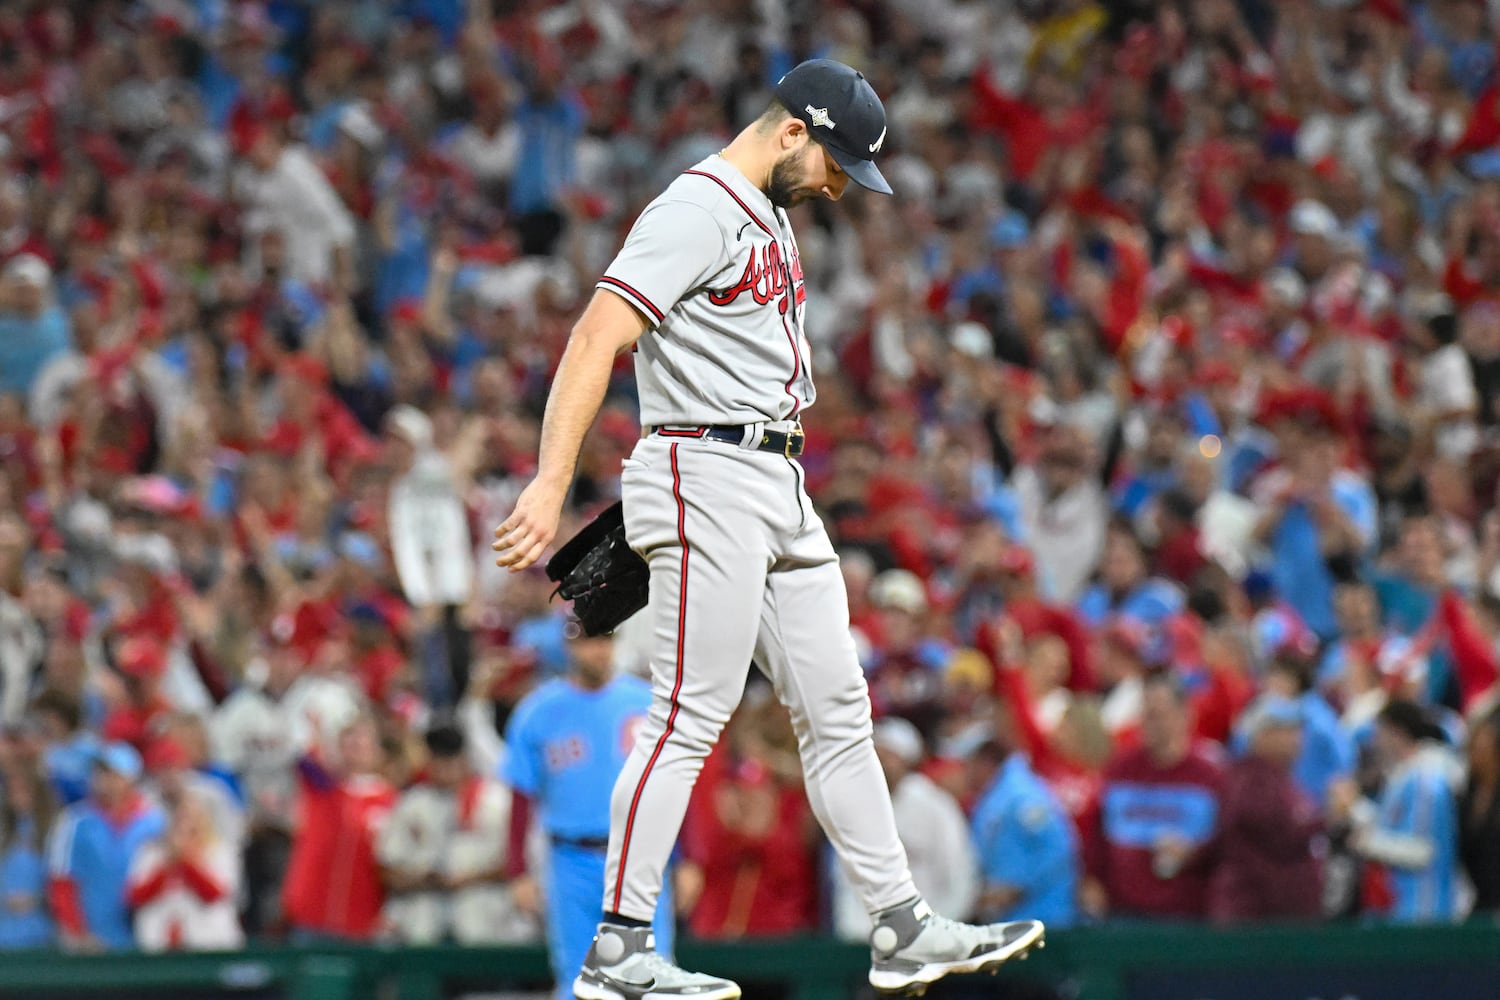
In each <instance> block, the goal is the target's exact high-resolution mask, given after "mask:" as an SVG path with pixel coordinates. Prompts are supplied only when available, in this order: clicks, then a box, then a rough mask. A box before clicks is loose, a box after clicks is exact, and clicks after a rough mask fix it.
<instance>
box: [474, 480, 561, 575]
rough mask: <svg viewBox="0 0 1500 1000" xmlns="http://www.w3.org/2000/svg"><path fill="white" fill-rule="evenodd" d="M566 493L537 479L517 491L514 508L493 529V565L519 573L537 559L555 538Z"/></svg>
mask: <svg viewBox="0 0 1500 1000" xmlns="http://www.w3.org/2000/svg"><path fill="white" fill-rule="evenodd" d="M566 493H567V487H566V486H565V487H563V488H562V490H558V489H557V488H556V487H554V486H553V485H552V484H550V483H548V482H546V481H545V480H543V479H542V478H541V477H537V478H536V479H533V480H532V481H531V485H529V486H527V487H526V488H525V489H524V490H522V491H521V495H520V497H519V498H517V500H516V509H515V510H513V511H511V515H510V517H507V518H506V519H505V520H504V521H502V522H501V523H500V527H498V528H496V529H495V541H494V544H492V545H491V546H490V548H492V549H494V550H495V552H496V556H495V565H496V566H504V567H506V568H508V569H509V570H510V571H511V572H512V573H519V572H521V570H523V569H525V568H526V567H528V566H530V565H531V564H532V563H534V562H536V561H537V560H538V559H540V558H541V556H542V553H543V552H545V551H546V550H547V546H548V545H551V544H552V539H553V538H554V537H556V536H557V522H558V521H559V520H560V519H561V518H562V503H563V497H564V496H565V495H566Z"/></svg>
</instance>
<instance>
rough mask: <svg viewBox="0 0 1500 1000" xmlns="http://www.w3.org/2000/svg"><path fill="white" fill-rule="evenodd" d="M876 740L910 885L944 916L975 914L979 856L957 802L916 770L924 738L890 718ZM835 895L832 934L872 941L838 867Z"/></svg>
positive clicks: (864, 914)
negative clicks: (912, 884)
mask: <svg viewBox="0 0 1500 1000" xmlns="http://www.w3.org/2000/svg"><path fill="white" fill-rule="evenodd" d="M874 739H875V753H876V754H877V755H878V756H879V757H880V766H881V769H882V770H884V771H885V779H886V783H887V784H888V785H889V786H890V788H891V804H892V805H893V806H894V807H895V810H896V829H897V832H898V833H899V834H900V835H901V843H902V844H903V845H904V846H905V847H906V857H907V862H908V864H910V866H911V873H912V876H911V877H912V881H913V882H915V883H916V886H917V890H918V891H919V892H921V893H922V898H923V899H926V900H927V901H928V902H929V903H931V904H932V906H933V907H934V908H936V909H937V910H939V911H940V912H942V913H959V914H963V915H965V916H968V915H971V914H972V913H973V912H974V904H975V903H976V902H977V901H978V894H979V862H978V857H977V854H976V850H975V846H974V843H973V841H972V840H971V839H970V837H969V829H968V821H967V819H966V818H965V817H964V814H963V810H962V808H960V807H959V804H958V802H957V801H955V800H954V798H953V796H951V795H949V794H948V793H947V792H945V791H943V790H942V789H941V788H939V787H938V786H937V785H936V784H934V783H933V781H932V779H930V778H928V777H927V776H926V775H924V774H923V773H922V772H921V771H920V770H918V768H919V767H920V766H921V764H922V761H923V759H924V758H925V757H926V750H925V748H924V747H923V745H922V735H921V734H920V733H919V732H917V729H916V727H915V726H913V725H912V724H911V723H909V722H907V721H906V720H905V719H899V718H890V719H881V720H880V721H879V722H878V723H876V725H875V736H874ZM833 892H834V897H833V927H834V932H835V933H836V934H838V935H839V936H840V937H843V938H846V939H848V940H851V941H865V940H866V939H868V938H869V935H870V927H871V925H870V915H869V914H868V913H867V912H866V911H865V908H864V906H863V905H861V903H860V902H859V898H858V897H857V896H856V895H855V893H854V889H853V887H852V886H851V885H850V884H849V880H848V876H846V875H845V874H844V873H843V871H842V870H841V869H839V868H837V867H835V869H834V872H833Z"/></svg>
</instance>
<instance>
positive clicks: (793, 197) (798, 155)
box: [766, 144, 817, 210]
mask: <svg viewBox="0 0 1500 1000" xmlns="http://www.w3.org/2000/svg"><path fill="white" fill-rule="evenodd" d="M810 146H811V144H809V145H807V146H803V147H802V148H801V149H800V150H798V151H797V152H795V153H788V154H786V155H785V156H783V157H782V158H781V159H779V160H777V161H776V163H775V165H774V166H772V167H771V180H770V181H769V182H768V183H767V184H766V199H767V200H768V201H770V203H771V204H772V205H775V206H776V207H777V208H780V209H783V210H785V209H788V208H791V207H792V206H793V205H798V204H801V203H802V202H804V201H806V200H807V199H809V198H811V197H813V196H814V195H815V194H816V193H817V192H816V191H813V190H811V189H810V188H804V187H799V186H798V182H799V181H800V180H801V178H802V176H803V174H804V171H803V169H802V168H803V161H804V160H806V158H807V150H808V149H809V148H810Z"/></svg>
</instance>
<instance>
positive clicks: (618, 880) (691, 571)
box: [604, 434, 917, 920]
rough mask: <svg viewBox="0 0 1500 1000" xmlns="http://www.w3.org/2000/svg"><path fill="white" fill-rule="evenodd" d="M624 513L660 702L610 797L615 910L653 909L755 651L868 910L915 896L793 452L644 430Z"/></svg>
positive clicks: (633, 913) (832, 571) (839, 595)
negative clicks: (643, 582)
mask: <svg viewBox="0 0 1500 1000" xmlns="http://www.w3.org/2000/svg"><path fill="white" fill-rule="evenodd" d="M622 488H623V498H624V504H625V526H626V533H627V536H628V537H629V540H630V544H631V547H632V548H634V549H635V550H636V551H638V552H640V553H641V554H642V556H644V557H645V559H646V561H647V562H648V563H649V564H650V567H651V602H650V605H649V606H648V607H647V608H646V610H645V611H643V612H642V614H645V615H649V616H650V620H651V623H652V636H651V641H650V649H651V657H650V659H651V680H652V687H653V689H654V692H655V698H654V699H653V702H652V706H651V711H650V713H649V715H648V717H647V720H646V722H645V724H644V725H643V726H642V727H641V731H640V733H639V735H638V737H637V740H636V744H635V748H634V749H633V750H632V752H631V755H630V757H629V759H628V760H627V761H626V763H625V767H624V770H623V771H622V772H621V773H620V777H619V780H618V781H617V782H616V784H615V790H614V795H613V798H612V800H611V803H610V835H609V859H608V862H607V864H606V867H605V891H604V909H605V911H606V912H615V913H619V914H621V915H622V916H626V917H631V918H634V919H637V920H650V919H651V915H652V913H653V912H654V911H655V907H656V897H657V894H658V892H659V891H660V888H661V884H662V877H663V874H664V871H665V869H666V865H667V860H668V858H669V856H670V855H671V853H672V847H673V845H674V844H675V843H676V840H677V833H678V829H679V827H681V825H682V819H683V815H684V813H685V812H686V810H687V804H688V798H689V796H690V795H691V793H692V790H693V785H694V783H695V782H696V781H697V779H698V774H699V772H700V771H701V769H702V767H703V759H704V758H705V757H706V756H707V755H708V752H709V751H710V750H711V749H712V748H713V746H714V744H715V743H716V742H717V741H718V738H719V733H720V731H721V730H722V729H723V728H724V724H725V723H726V722H728V721H729V716H730V714H731V713H733V712H734V710H735V708H736V707H737V706H738V705H739V701H740V695H741V694H742V692H743V688H744V683H745V678H746V675H747V673H748V668H749V664H750V663H751V662H752V660H753V661H754V662H755V663H756V664H758V665H759V666H760V668H761V669H762V670H763V671H764V672H765V673H766V675H767V676H768V677H769V678H770V680H771V682H772V684H773V685H774V687H775V689H776V694H777V696H778V697H779V698H780V699H781V701H782V702H783V703H784V704H785V705H786V706H787V708H788V709H789V710H790V713H791V719H792V723H793V725H794V727H795V728H796V733H797V740H798V745H799V750H800V755H801V758H802V767H803V771H804V773H805V776H806V783H807V797H808V800H809V802H810V804H811V806H812V809H813V812H814V814H815V815H816V816H817V818H818V821H819V822H820V823H821V824H822V826H823V830H824V831H825V832H826V833H827V835H828V838H829V840H830V841H832V843H833V845H834V847H835V848H836V849H837V851H838V855H839V858H840V860H841V861H842V863H843V866H844V869H845V871H846V873H847V874H848V876H849V879H850V882H851V883H852V885H853V886H854V888H855V890H856V891H857V893H858V894H859V896H860V898H861V901H862V902H863V903H864V905H865V907H866V908H867V909H869V910H870V911H871V912H872V913H873V912H877V911H880V910H884V909H888V908H890V907H892V906H895V905H897V904H900V903H903V902H906V901H907V900H910V899H912V898H914V897H915V896H916V895H917V891H916V888H915V887H914V886H913V884H912V880H911V875H910V873H909V872H908V870H907V861H906V852H905V850H904V849H903V848H902V846H901V841H900V839H899V838H898V836H897V833H896V821H895V816H894V814H893V812H892V809H891V801H890V794H889V792H888V790H887V788H886V784H885V776H884V774H883V773H882V772H881V769H880V764H879V761H878V760H877V759H876V756H875V749H874V744H873V743H872V742H871V722H870V698H869V692H868V689H867V688H866V685H865V679H864V674H863V672H862V671H861V669H860V665H859V661H858V659H857V657H856V655H855V650H854V642H853V640H852V639H851V637H850V635H849V605H848V598H847V596H846V594H845V591H844V581H843V576H842V574H841V573H840V572H839V567H838V557H837V556H836V554H835V553H834V551H833V546H832V543H830V542H829V540H828V534H827V532H826V531H825V530H824V528H823V523H822V521H821V520H820V519H819V518H818V516H817V515H816V514H815V513H814V512H813V509H812V503H811V501H810V500H809V499H808V496H807V493H806V491H805V490H804V488H803V481H802V468H801V466H799V465H798V464H797V463H796V462H795V460H792V459H788V458H786V457H784V456H782V455H779V454H775V453H771V452H761V451H754V450H751V449H748V448H743V447H736V446H734V445H732V444H725V443H721V442H716V441H703V440H698V439H697V438H696V437H693V436H677V437H664V436H662V435H660V434H658V435H653V436H651V437H647V438H643V439H642V440H641V442H640V444H639V445H637V446H636V448H635V451H634V453H633V454H632V455H631V457H630V458H629V459H628V460H627V461H626V463H625V471H624V474H623V479H622Z"/></svg>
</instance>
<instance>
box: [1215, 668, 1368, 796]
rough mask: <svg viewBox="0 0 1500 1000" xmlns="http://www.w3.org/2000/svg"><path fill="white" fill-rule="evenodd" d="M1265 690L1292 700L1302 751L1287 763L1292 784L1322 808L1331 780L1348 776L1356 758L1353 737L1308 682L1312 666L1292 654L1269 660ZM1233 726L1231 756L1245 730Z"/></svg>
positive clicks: (1241, 748) (1240, 747)
mask: <svg viewBox="0 0 1500 1000" xmlns="http://www.w3.org/2000/svg"><path fill="white" fill-rule="evenodd" d="M1266 686H1267V688H1268V689H1269V690H1271V691H1275V692H1276V693H1278V694H1280V695H1282V696H1284V697H1286V698H1289V699H1292V700H1293V701H1295V702H1296V704H1297V708H1298V711H1299V713H1300V719H1299V722H1300V724H1301V726H1302V750H1301V753H1299V754H1298V756H1297V760H1296V762H1295V763H1294V764H1293V765H1292V778H1293V780H1295V781H1296V783H1297V787H1298V788H1300V789H1301V790H1302V791H1303V793H1304V794H1306V795H1307V797H1308V798H1310V799H1311V800H1312V801H1313V802H1315V803H1317V805H1318V807H1319V808H1320V809H1326V808H1327V806H1328V803H1329V801H1330V790H1331V789H1332V788H1333V786H1334V785H1335V784H1339V783H1343V782H1348V781H1352V780H1353V778H1354V768H1355V765H1356V764H1357V763H1358V751H1357V748H1356V747H1355V743H1354V737H1353V736H1352V735H1351V734H1350V733H1349V732H1348V731H1347V730H1345V729H1344V727H1343V726H1342V725H1341V724H1340V722H1339V717H1338V714H1337V713H1336V712H1334V710H1333V707H1332V706H1331V705H1329V704H1328V701H1327V700H1326V699H1325V698H1324V697H1323V695H1322V694H1321V693H1320V692H1319V691H1318V690H1317V689H1316V688H1314V687H1313V685H1312V666H1311V664H1309V663H1307V662H1306V661H1305V660H1303V659H1302V658H1300V657H1298V656H1296V655H1286V656H1281V657H1278V658H1277V659H1275V660H1274V661H1272V663H1271V667H1270V674H1269V676H1268V677H1267V680H1266ZM1246 721H1247V720H1245V719H1244V718H1242V719H1241V724H1240V725H1237V726H1236V727H1235V731H1234V736H1233V739H1232V746H1231V749H1233V751H1234V753H1235V755H1236V756H1239V755H1242V754H1244V753H1245V751H1246V749H1247V747H1248V745H1249V742H1250V734H1249V732H1248V731H1247V730H1246V728H1245V726H1244V724H1243V723H1244V722H1246Z"/></svg>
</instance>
